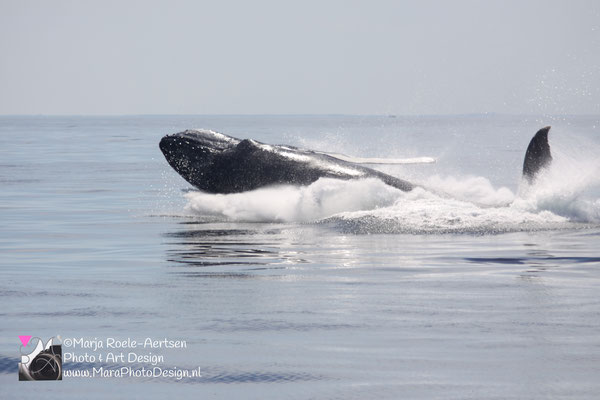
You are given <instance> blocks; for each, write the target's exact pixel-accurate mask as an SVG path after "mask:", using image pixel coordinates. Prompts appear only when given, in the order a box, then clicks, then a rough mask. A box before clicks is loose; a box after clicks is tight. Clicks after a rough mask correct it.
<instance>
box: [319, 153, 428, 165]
mask: <svg viewBox="0 0 600 400" xmlns="http://www.w3.org/2000/svg"><path fill="white" fill-rule="evenodd" d="M322 154H326V155H328V156H330V157H334V158H337V159H338V160H342V161H348V162H351V163H355V164H432V163H434V162H435V158H432V157H412V158H377V157H351V156H347V155H345V154H339V153H322Z"/></svg>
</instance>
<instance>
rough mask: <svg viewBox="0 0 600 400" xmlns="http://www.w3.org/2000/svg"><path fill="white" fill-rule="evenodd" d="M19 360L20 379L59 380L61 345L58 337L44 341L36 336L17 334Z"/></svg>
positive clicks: (60, 376)
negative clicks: (19, 343)
mask: <svg viewBox="0 0 600 400" xmlns="http://www.w3.org/2000/svg"><path fill="white" fill-rule="evenodd" d="M19 339H20V340H21V344H22V345H21V346H20V348H19V350H20V352H21V362H20V363H19V380H20V381H60V380H62V346H61V343H62V342H61V340H60V338H58V337H53V338H50V339H48V341H47V342H46V343H44V342H43V341H42V339H40V338H38V337H34V338H32V337H31V336H26V335H23V336H19Z"/></svg>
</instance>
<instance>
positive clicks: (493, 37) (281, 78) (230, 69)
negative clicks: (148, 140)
mask: <svg viewBox="0 0 600 400" xmlns="http://www.w3.org/2000/svg"><path fill="white" fill-rule="evenodd" d="M480 112H500V113H523V114H533V113H546V114H549V113H561V114H564V113H567V114H568V113H576V114H578V113H583V114H600V1H598V0H591V1H576V0H570V1H525V0H520V1H497V2H496V1H376V0H371V1H327V0H321V1H307V0H302V1H299V0H296V1H283V0H280V1H260V0H252V1H222V0H221V1H217V0H215V1H211V2H208V1H173V0H171V1H127V0H119V1H108V0H102V1H57V0H44V1H25V0H16V1H7V0H0V114H240V113H241V114H314V113H316V114H330V113H343V114H400V115H406V114H460V113H480Z"/></svg>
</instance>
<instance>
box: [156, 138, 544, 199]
mask: <svg viewBox="0 0 600 400" xmlns="http://www.w3.org/2000/svg"><path fill="white" fill-rule="evenodd" d="M549 129H550V127H546V128H543V129H541V130H540V131H539V132H538V133H537V134H536V135H535V136H534V138H533V139H532V140H531V143H530V144H529V147H528V149H527V153H526V156H525V161H524V165H523V176H524V177H526V178H527V179H528V180H529V181H530V182H532V181H533V180H534V178H535V176H536V174H537V173H538V172H539V171H540V170H541V169H543V168H544V167H547V166H548V165H549V163H550V161H551V160H552V156H551V155H550V147H549V145H548V130H549ZM159 147H160V150H161V151H162V153H163V154H164V156H165V158H166V160H167V162H168V163H169V165H170V166H171V167H172V168H173V169H174V170H175V171H177V173H178V174H179V175H181V177H183V178H184V179H185V180H186V181H187V182H189V183H190V184H191V185H193V186H195V187H196V188H197V189H199V190H201V191H203V192H207V193H223V194H227V193H240V192H245V191H249V190H254V189H258V188H260V187H264V186H271V185H283V184H286V185H300V186H302V185H310V184H311V183H313V182H315V181H316V180H317V179H319V178H336V179H343V180H349V179H361V178H377V179H380V180H381V181H383V182H384V183H385V184H387V185H390V186H392V187H395V188H397V189H400V190H403V191H410V190H412V189H413V188H414V187H415V186H416V185H414V184H412V183H410V182H408V181H406V180H403V179H400V178H396V177H394V176H391V175H388V174H385V173H383V172H380V171H377V170H375V169H372V168H368V167H365V166H363V165H360V164H357V163H354V162H350V161H346V160H342V159H339V158H336V157H335V156H333V155H329V154H325V153H321V152H318V151H312V150H304V149H300V148H297V147H293V146H282V145H269V144H265V143H261V142H258V141H255V140H252V139H236V138H234V137H231V136H227V135H224V134H222V133H218V132H214V131H211V130H202V129H198V130H186V131H184V132H179V133H175V134H171V135H166V136H164V137H163V138H162V139H161V141H160V144H159Z"/></svg>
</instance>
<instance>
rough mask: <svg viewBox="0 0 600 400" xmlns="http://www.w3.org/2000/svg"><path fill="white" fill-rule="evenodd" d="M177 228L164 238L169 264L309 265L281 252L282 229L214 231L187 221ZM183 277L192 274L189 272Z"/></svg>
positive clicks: (199, 223) (292, 255)
mask: <svg viewBox="0 0 600 400" xmlns="http://www.w3.org/2000/svg"><path fill="white" fill-rule="evenodd" d="M222 225H223V224H222ZM224 225H227V224H224ZM180 226H181V228H182V229H181V230H177V231H173V232H168V233H165V234H164V235H163V236H164V237H165V238H166V239H167V241H166V243H165V244H166V245H167V246H168V249H167V250H166V252H167V258H166V260H167V262H169V263H177V264H183V265H186V266H193V267H210V266H228V265H243V266H269V265H273V266H274V265H277V264H282V263H288V264H289V263H306V262H308V261H307V260H306V259H303V258H300V257H298V251H289V252H286V251H285V250H284V249H282V248H281V245H282V244H283V243H282V242H283V240H282V238H283V237H284V236H285V232H284V230H283V229H271V228H268V229H261V230H258V229H235V228H234V229H226V228H222V229H216V228H215V227H214V224H207V223H203V222H198V223H194V222H189V221H186V222H182V223H180ZM174 239H176V240H174ZM262 269H264V268H262ZM252 270H257V268H252ZM183 273H184V274H187V275H190V274H193V273H190V272H189V271H187V272H183ZM212 276H214V275H212Z"/></svg>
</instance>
